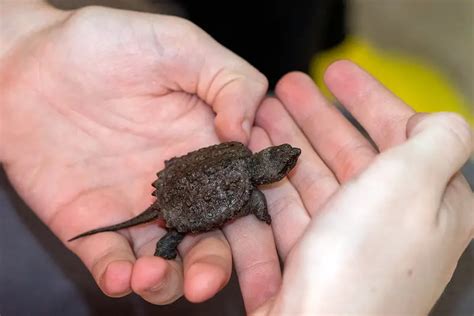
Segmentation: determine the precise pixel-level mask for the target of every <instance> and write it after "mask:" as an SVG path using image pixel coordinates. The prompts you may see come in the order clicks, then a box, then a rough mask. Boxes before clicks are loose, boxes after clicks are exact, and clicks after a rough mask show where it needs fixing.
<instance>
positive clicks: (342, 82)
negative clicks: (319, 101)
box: [324, 60, 414, 151]
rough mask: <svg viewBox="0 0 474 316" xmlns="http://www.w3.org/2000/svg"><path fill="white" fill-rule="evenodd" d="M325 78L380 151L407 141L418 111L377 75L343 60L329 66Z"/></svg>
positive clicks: (330, 88) (335, 94) (329, 86)
mask: <svg viewBox="0 0 474 316" xmlns="http://www.w3.org/2000/svg"><path fill="white" fill-rule="evenodd" d="M324 79H325V82H326V84H327V86H328V88H329V90H331V92H332V93H333V94H334V96H335V97H336V98H337V99H338V100H339V101H340V102H341V103H342V104H343V105H344V107H345V108H346V109H347V110H348V111H349V112H350V113H351V114H352V115H353V116H354V117H355V118H356V119H357V121H358V122H359V123H360V124H361V125H362V126H363V127H364V128H365V130H366V131H367V132H368V133H369V135H370V137H371V138H372V139H373V141H374V142H375V143H376V144H377V146H378V148H379V150H380V151H384V150H386V149H387V148H390V147H392V146H395V145H398V144H400V143H402V142H403V141H405V139H406V134H405V126H406V123H407V121H408V119H409V118H410V117H411V116H412V115H413V114H414V110H413V109H412V108H410V107H409V106H408V105H406V104H405V103H404V102H403V101H402V100H400V99H399V98H397V97H396V96H395V95H394V94H392V93H391V92H390V91H389V90H388V89H387V88H385V87H384V86H383V85H382V84H381V83H380V82H378V81H377V80H376V79H375V78H373V77H372V76H371V75H369V74H368V73H367V72H365V71H364V70H362V69H361V68H359V67H358V66H357V65H355V64H353V63H351V62H349V61H344V60H343V61H337V62H335V63H333V64H332V65H331V66H329V68H328V69H327V71H326V73H325V76H324Z"/></svg>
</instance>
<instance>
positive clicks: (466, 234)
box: [438, 172, 474, 251]
mask: <svg viewBox="0 0 474 316" xmlns="http://www.w3.org/2000/svg"><path fill="white" fill-rule="evenodd" d="M442 203H443V206H444V207H441V208H440V212H441V213H440V215H439V216H438V220H439V223H440V225H443V226H444V227H447V228H449V229H450V232H451V233H452V234H454V236H457V237H459V238H460V239H461V241H464V244H462V249H461V251H463V250H464V249H465V247H466V246H467V245H468V244H469V243H470V242H471V240H472V238H473V237H474V207H473V205H474V194H473V192H472V190H471V188H470V186H469V183H468V182H467V180H466V178H465V177H464V176H463V175H462V174H461V173H460V172H458V173H456V175H454V177H453V178H452V179H451V181H449V184H448V186H447V187H446V191H445V192H444V196H443V202H442Z"/></svg>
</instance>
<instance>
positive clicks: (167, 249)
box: [155, 229, 186, 260]
mask: <svg viewBox="0 0 474 316" xmlns="http://www.w3.org/2000/svg"><path fill="white" fill-rule="evenodd" d="M185 235H186V234H183V233H179V232H178V231H176V230H174V229H170V230H169V231H168V232H167V233H166V235H164V236H163V237H161V239H160V240H158V242H157V243H156V250H155V256H157V257H162V258H164V259H168V260H170V259H174V258H176V255H177V254H178V251H177V249H176V248H177V247H178V245H179V243H180V242H181V241H182V240H183V238H184V236H185Z"/></svg>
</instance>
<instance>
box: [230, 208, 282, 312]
mask: <svg viewBox="0 0 474 316" xmlns="http://www.w3.org/2000/svg"><path fill="white" fill-rule="evenodd" d="M223 230H224V233H225V235H226V237H227V239H228V240H229V243H230V245H231V248H232V254H233V256H234V265H235V271H236V273H237V277H238V279H239V285H240V290H241V293H242V298H243V300H244V304H245V309H246V310H247V312H251V311H253V310H255V309H256V308H257V307H259V306H260V305H262V304H263V303H264V302H266V301H267V300H268V299H270V298H271V297H273V296H274V295H276V293H277V292H278V289H279V288H280V285H281V270H280V262H279V259H278V254H277V251H276V248H275V241H274V239H273V233H272V230H271V227H270V225H268V224H266V223H264V222H261V221H259V220H258V219H257V218H256V217H255V216H253V215H249V216H245V217H242V218H239V219H237V220H235V221H234V222H233V223H230V224H229V225H226V226H225V227H224V229H223Z"/></svg>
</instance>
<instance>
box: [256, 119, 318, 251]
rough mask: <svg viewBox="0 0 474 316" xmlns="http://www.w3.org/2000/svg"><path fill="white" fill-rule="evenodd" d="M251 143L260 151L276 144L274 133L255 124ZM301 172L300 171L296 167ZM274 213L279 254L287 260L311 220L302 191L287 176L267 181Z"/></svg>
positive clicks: (265, 191) (271, 210)
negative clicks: (270, 135) (269, 183)
mask: <svg viewBox="0 0 474 316" xmlns="http://www.w3.org/2000/svg"><path fill="white" fill-rule="evenodd" d="M250 146H251V148H252V150H253V151H259V150H261V149H263V148H266V147H268V146H272V143H271V141H270V137H269V136H268V135H267V133H266V132H265V131H264V130H263V129H261V128H260V127H254V128H253V131H252V138H251V141H250ZM296 172H300V171H296ZM263 193H264V194H265V197H266V199H267V204H268V212H269V213H270V216H271V217H272V230H273V234H274V239H275V243H276V246H277V249H278V254H279V255H280V257H281V258H282V259H283V260H285V259H286V257H287V255H288V253H289V252H290V250H291V249H292V248H293V246H294V245H295V244H296V242H297V241H298V239H299V238H300V237H301V235H302V234H303V232H304V230H305V229H306V226H307V225H308V224H309V222H310V221H311V218H310V217H309V215H308V213H307V212H306V210H305V208H304V206H303V202H302V201H301V199H300V196H299V195H298V192H297V191H296V190H295V188H294V187H293V186H292V185H291V183H290V181H289V180H288V179H287V178H284V179H283V180H281V181H279V182H278V183H274V184H271V185H267V186H266V187H265V189H264V190H263Z"/></svg>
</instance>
